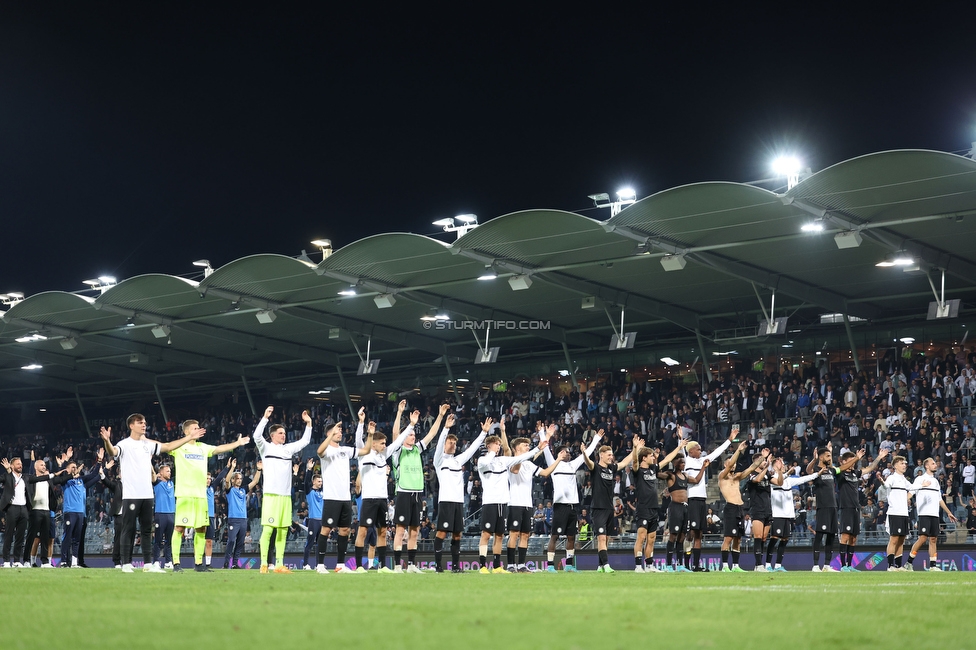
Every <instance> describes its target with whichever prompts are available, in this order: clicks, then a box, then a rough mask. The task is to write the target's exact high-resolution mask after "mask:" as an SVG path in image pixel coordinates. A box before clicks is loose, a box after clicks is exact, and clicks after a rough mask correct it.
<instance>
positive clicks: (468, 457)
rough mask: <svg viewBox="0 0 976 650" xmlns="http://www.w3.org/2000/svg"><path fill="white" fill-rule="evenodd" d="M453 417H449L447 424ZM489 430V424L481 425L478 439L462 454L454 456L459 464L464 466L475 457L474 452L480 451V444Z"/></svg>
mask: <svg viewBox="0 0 976 650" xmlns="http://www.w3.org/2000/svg"><path fill="white" fill-rule="evenodd" d="M453 417H454V416H453V415H449V416H448V422H451V421H452V420H451V419H450V418H453ZM489 419H490V418H489ZM490 428H491V425H490V424H489V425H488V426H484V425H482V426H481V433H479V434H478V437H477V438H475V439H474V440H473V441H472V442H471V444H470V445H468V448H467V449H465V450H464V452H463V453H460V454H457V455H456V456H455V458H457V461H458V463H459V464H461V465H464V464H465V463H466V462H468V461H469V460H471V457H472V456H474V455H475V452H477V451H478V450H479V449H481V443H482V442H484V441H485V438H486V437H487V436H488V429H490Z"/></svg>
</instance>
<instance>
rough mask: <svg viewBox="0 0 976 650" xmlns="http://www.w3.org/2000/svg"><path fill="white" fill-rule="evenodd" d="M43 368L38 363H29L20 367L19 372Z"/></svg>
mask: <svg viewBox="0 0 976 650" xmlns="http://www.w3.org/2000/svg"><path fill="white" fill-rule="evenodd" d="M43 367H44V366H42V365H41V364H39V363H29V364H27V365H26V366H21V367H20V369H21V370H40V369H41V368H43Z"/></svg>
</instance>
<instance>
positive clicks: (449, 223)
mask: <svg viewBox="0 0 976 650" xmlns="http://www.w3.org/2000/svg"><path fill="white" fill-rule="evenodd" d="M434 225H435V226H440V227H441V228H447V227H448V226H453V225H454V219H438V220H437V221H435V222H434Z"/></svg>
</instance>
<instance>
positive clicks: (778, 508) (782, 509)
mask: <svg viewBox="0 0 976 650" xmlns="http://www.w3.org/2000/svg"><path fill="white" fill-rule="evenodd" d="M820 471H821V472H826V471H829V470H827V469H826V468H824V469H821V470H820ZM817 476H818V474H807V475H806V476H793V475H791V473H790V472H789V471H787V468H786V464H785V463H784V462H783V459H782V458H777V459H776V460H774V461H773V476H772V478H771V479H770V481H769V484H770V485H769V488H770V498H769V501H770V506H771V509H772V513H773V523H772V525H771V526H770V531H769V544H767V545H766V569H767V570H768V571H780V572H783V571H786V569H785V568H784V567H783V556H784V555H785V553H786V545H787V544H788V543H789V541H790V535H791V534H792V533H793V524H794V522H795V521H796V506H795V505H794V504H793V488H795V487H797V486H798V485H803V484H804V483H809V482H810V481H813V480H816V478H817ZM774 548H775V550H776V562H775V563H774V562H773V561H772V560H773V550H774Z"/></svg>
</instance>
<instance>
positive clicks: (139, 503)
mask: <svg viewBox="0 0 976 650" xmlns="http://www.w3.org/2000/svg"><path fill="white" fill-rule="evenodd" d="M125 424H126V426H127V427H128V428H129V437H128V438H123V439H122V440H120V441H119V442H118V444H116V445H113V444H112V427H108V428H105V427H102V428H101V430H100V431H99V434H100V435H101V436H102V444H104V445H105V451H106V453H107V454H108V456H109V458H117V459H118V461H119V477H120V479H121V481H122V535H121V537H120V539H119V543H120V544H121V545H122V554H121V555H122V571H123V573H132V546H133V544H135V537H136V521H138V522H139V529H140V531H141V534H142V559H143V569H142V570H143V571H146V572H149V573H163V570H162V569H160V568H159V567H154V566H153V563H152V544H151V540H152V529H153V502H154V495H153V486H152V478H153V476H154V472H153V466H152V457H153V456H154V455H156V454H164V453H168V452H171V451H173V450H174V449H179V448H180V447H182V446H183V445H185V444H186V443H188V442H190V441H192V440H199V439H200V438H202V437H203V433H204V432H203V430H202V429H201V430H200V431H197V432H195V433H188V434H186V435H184V436H183V437H182V438H180V439H179V440H174V441H173V442H156V441H155V440H150V439H149V438H147V437H146V417H145V416H144V415H142V414H140V413H133V414H132V415H130V416H129V417H128V418H127V419H126V421H125Z"/></svg>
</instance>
